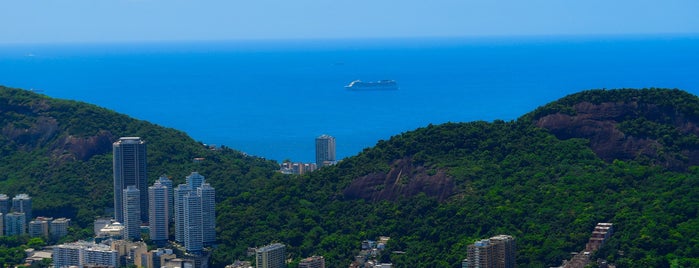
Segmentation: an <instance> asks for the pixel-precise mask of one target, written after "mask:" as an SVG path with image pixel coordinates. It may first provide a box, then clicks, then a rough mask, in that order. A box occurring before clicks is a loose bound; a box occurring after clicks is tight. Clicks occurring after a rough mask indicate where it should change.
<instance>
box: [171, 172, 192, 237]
mask: <svg viewBox="0 0 699 268" xmlns="http://www.w3.org/2000/svg"><path fill="white" fill-rule="evenodd" d="M191 191H192V188H190V187H189V185H187V184H180V185H178V186H177V188H175V190H174V193H175V198H174V203H175V241H177V242H179V243H184V228H185V224H184V196H185V195H188V194H189V192H191Z"/></svg>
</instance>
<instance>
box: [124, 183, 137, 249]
mask: <svg viewBox="0 0 699 268" xmlns="http://www.w3.org/2000/svg"><path fill="white" fill-rule="evenodd" d="M122 192H123V195H122V196H123V203H124V204H123V206H122V207H123V211H124V216H123V217H124V221H123V223H124V234H123V237H124V239H132V240H139V239H141V191H139V190H138V188H136V186H135V185H129V186H128V187H126V189H124V190H122Z"/></svg>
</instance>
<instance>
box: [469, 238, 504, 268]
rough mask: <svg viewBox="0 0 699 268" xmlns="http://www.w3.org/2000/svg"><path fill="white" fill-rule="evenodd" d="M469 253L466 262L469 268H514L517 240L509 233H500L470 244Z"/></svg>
mask: <svg viewBox="0 0 699 268" xmlns="http://www.w3.org/2000/svg"><path fill="white" fill-rule="evenodd" d="M467 255H468V257H467V258H466V260H464V263H465V265H466V267H469V268H513V267H515V257H516V256H515V240H514V238H513V237H512V236H509V235H498V236H493V237H491V238H490V239H483V240H480V241H476V242H475V243H473V244H472V245H469V246H468V249H467Z"/></svg>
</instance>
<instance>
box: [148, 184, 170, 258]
mask: <svg viewBox="0 0 699 268" xmlns="http://www.w3.org/2000/svg"><path fill="white" fill-rule="evenodd" d="M148 199H149V202H148V203H149V210H150V211H149V212H148V215H149V217H150V219H149V220H148V223H149V226H150V239H151V240H153V241H154V242H155V243H156V244H158V245H164V244H165V243H167V239H168V234H169V228H168V226H169V224H170V216H169V215H168V212H169V208H168V199H169V198H168V188H167V186H165V185H163V184H161V183H160V181H156V182H155V183H154V184H153V186H151V187H148Z"/></svg>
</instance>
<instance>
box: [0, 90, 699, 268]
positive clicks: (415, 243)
mask: <svg viewBox="0 0 699 268" xmlns="http://www.w3.org/2000/svg"><path fill="white" fill-rule="evenodd" d="M698 111H699V99H698V98H697V97H696V96H693V95H691V94H688V93H686V92H683V91H679V90H667V89H644V90H632V89H624V90H591V91H585V92H581V93H578V94H573V95H571V96H567V97H565V98H563V99H561V100H559V101H556V102H553V103H550V104H547V105H545V106H542V107H541V108H539V109H537V110H535V111H533V112H531V113H529V114H526V115H524V116H522V117H521V118H520V119H518V120H516V121H510V122H505V121H494V122H469V123H447V124H441V125H430V126H426V127H423V128H419V129H416V130H414V131H409V132H405V133H402V134H399V135H395V136H393V137H390V138H389V139H387V140H383V141H379V142H378V143H377V144H376V146H374V147H372V148H367V149H365V150H364V151H363V152H361V153H359V154H358V155H356V156H353V157H350V158H348V159H345V160H343V161H341V162H340V163H339V164H338V165H336V166H333V167H329V168H323V169H321V170H319V171H317V172H314V173H312V174H310V175H306V176H302V177H299V176H285V175H281V174H278V173H275V172H274V169H276V165H275V163H272V162H267V161H263V160H261V159H259V158H254V157H248V156H244V155H242V154H240V153H238V152H236V151H234V150H231V149H222V150H215V151H212V150H209V149H207V148H206V147H205V146H203V145H202V144H200V143H197V142H194V141H193V140H191V139H190V138H189V137H187V136H186V135H185V134H184V133H182V132H179V131H176V130H172V129H167V128H162V127H158V126H156V125H153V124H150V123H147V122H143V121H138V120H133V119H130V118H128V117H126V116H123V115H119V114H116V113H114V112H111V111H107V110H104V109H101V108H98V107H95V106H92V105H89V104H85V103H79V102H72V101H64V100H55V99H50V98H47V97H44V96H40V95H36V94H33V93H31V92H27V91H23V90H18V89H9V88H2V89H0V112H2V116H1V117H0V127H2V136H0V142H1V144H2V149H0V150H2V151H0V152H1V155H0V157H1V159H0V192H6V193H8V194H14V193H18V192H27V193H29V194H30V195H32V196H34V197H35V200H36V201H35V204H36V205H35V207H36V208H37V210H39V211H40V213H35V214H37V215H40V214H41V212H43V213H47V214H48V213H63V215H66V216H70V217H75V218H77V219H78V222H79V223H80V224H81V225H82V226H87V225H88V224H89V223H90V222H91V219H92V218H93V217H94V216H98V215H102V214H104V208H105V207H110V206H111V198H112V195H111V142H113V141H114V140H115V139H117V138H118V137H119V136H141V137H143V138H144V139H146V140H147V141H148V144H149V145H148V146H149V147H148V157H149V159H148V165H149V179H151V180H155V179H156V178H157V176H158V175H160V174H163V173H165V174H169V175H172V177H173V179H174V180H175V182H176V183H178V182H182V181H183V178H184V175H186V174H188V173H189V172H190V171H194V170H198V171H199V172H200V173H202V174H203V175H204V176H206V177H207V180H208V181H210V182H211V183H212V185H213V186H214V187H216V190H217V200H218V202H219V203H218V204H217V223H218V230H217V231H218V235H219V246H218V247H217V248H216V250H215V251H214V258H213V265H214V266H217V267H220V266H223V265H225V264H227V263H228V262H230V261H232V260H234V259H237V258H246V257H245V253H246V251H247V248H248V247H253V246H259V245H263V244H266V243H269V242H271V241H279V242H282V243H285V244H286V245H287V247H288V248H287V251H288V253H289V257H290V258H291V259H294V260H298V259H299V258H301V257H305V256H310V255H313V254H318V255H323V256H325V258H326V261H327V262H328V267H343V266H346V265H348V264H349V262H350V261H351V260H352V259H353V258H354V256H355V255H356V254H357V252H358V251H359V246H360V242H361V241H362V240H365V239H374V238H376V237H377V236H380V235H385V236H390V237H391V240H390V241H389V244H388V247H389V250H387V251H384V252H386V253H385V254H383V255H382V256H380V258H381V259H382V260H384V261H390V262H392V263H394V265H395V266H396V267H459V265H460V262H461V260H462V259H463V258H465V257H466V247H467V245H468V244H470V243H472V242H473V241H475V240H476V239H480V238H484V237H489V236H492V235H497V234H509V235H512V236H514V237H515V238H516V240H517V249H518V251H517V263H518V266H519V267H545V266H553V265H558V264H560V262H561V261H562V260H563V259H565V258H569V256H570V252H572V251H579V250H581V249H582V248H583V247H584V244H585V242H586V241H587V239H588V237H589V235H590V232H591V231H592V228H593V227H594V225H595V224H596V223H597V222H613V223H614V224H615V228H616V233H615V234H614V235H613V236H612V238H611V240H610V241H609V242H608V243H607V244H606V245H605V247H603V249H602V250H601V251H600V252H599V253H598V256H599V257H601V258H606V259H607V260H609V261H610V262H612V263H616V264H617V265H618V267H670V266H671V265H679V266H681V267H690V266H699V220H698V219H697V210H698V209H699V169H697V168H696V167H695V166H696V165H697V161H699V160H697V157H696V156H697V148H699V146H698V144H699V143H698V142H697V140H699V139H697V135H698V133H699V132H698V131H697V128H696V126H697V125H699V119H697V118H698V117H697V114H699V112H698ZM194 157H205V158H206V160H205V161H204V162H202V163H201V164H195V163H192V161H191V159H192V158H194ZM52 215H53V214H52ZM390 252H401V253H402V254H400V253H394V254H389V253H390Z"/></svg>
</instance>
